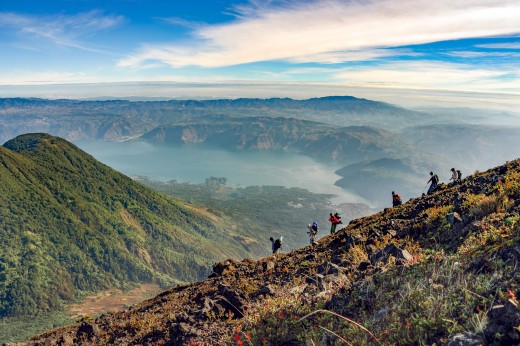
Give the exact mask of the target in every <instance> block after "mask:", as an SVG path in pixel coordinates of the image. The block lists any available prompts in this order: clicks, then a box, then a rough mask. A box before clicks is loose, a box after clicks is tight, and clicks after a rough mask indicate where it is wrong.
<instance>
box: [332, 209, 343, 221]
mask: <svg viewBox="0 0 520 346" xmlns="http://www.w3.org/2000/svg"><path fill="white" fill-rule="evenodd" d="M334 216H335V217H336V219H338V223H343V221H341V216H339V213H338V212H336V213H334Z"/></svg>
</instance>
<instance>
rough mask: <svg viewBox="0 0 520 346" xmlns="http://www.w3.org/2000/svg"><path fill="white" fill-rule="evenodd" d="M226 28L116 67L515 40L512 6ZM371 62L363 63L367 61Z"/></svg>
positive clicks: (353, 4) (310, 10)
mask: <svg viewBox="0 0 520 346" xmlns="http://www.w3.org/2000/svg"><path fill="white" fill-rule="evenodd" d="M239 10H240V13H239V15H238V16H237V17H236V19H235V20H234V21H232V22H229V23H226V24H219V25H206V26H202V27H200V28H195V29H194V30H193V32H192V34H193V41H191V42H189V44H185V45H176V44H163V45H144V46H142V47H141V48H140V49H139V50H138V51H136V52H135V53H134V54H132V55H130V56H127V57H126V58H124V59H121V60H120V61H119V62H118V66H119V67H125V68H138V67H140V66H141V65H143V64H145V63H146V62H149V61H160V62H162V63H165V64H168V65H170V66H173V67H184V66H201V67H222V66H232V65H238V64H245V63H252V62H258V61H274V60H285V61H289V62H302V63H303V62H316V63H328V64H331V63H338V62H343V61H354V60H357V59H356V55H358V56H360V55H363V53H362V52H364V51H367V53H365V56H368V57H369V58H374V59H375V58H378V57H380V56H390V55H392V54H399V52H394V51H392V50H385V48H390V47H401V46H409V45H416V44H424V43H429V42H437V41H446V40H457V39H463V38H472V37H485V36H488V37H489V36H498V35H513V34H519V33H520V21H519V20H518V18H520V2H519V1H517V0H504V1H498V0H491V1H489V0H462V1H451V0H450V1H447V0H439V1H431V0H399V1H398V0H382V1H374V0H369V1H348V2H347V1H339V0H322V1H287V2H283V3H282V4H280V5H278V6H258V5H256V6H255V4H254V3H253V4H252V5H251V7H241V8H240V9H239ZM370 55H371V56H370Z"/></svg>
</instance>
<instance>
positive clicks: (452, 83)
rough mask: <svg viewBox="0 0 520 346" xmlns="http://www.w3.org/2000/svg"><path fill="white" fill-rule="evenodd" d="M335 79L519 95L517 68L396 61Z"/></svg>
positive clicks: (395, 85)
mask: <svg viewBox="0 0 520 346" xmlns="http://www.w3.org/2000/svg"><path fill="white" fill-rule="evenodd" d="M336 78H337V79H338V80H339V81H341V82H343V83H348V84H351V85H355V84H358V85H363V86H373V87H392V88H396V87H398V88H413V89H421V88H422V89H445V90H466V91H497V90H501V91H508V92H520V69H519V68H518V67H516V68H514V67H511V68H510V69H508V70H507V72H504V71H502V70H494V69H492V68H482V67H481V68H478V67H472V66H470V65H465V64H454V63H441V62H431V61H415V62H405V61H395V62H389V63H385V64H381V65H378V66H377V67H373V66H372V67H370V66H361V67H356V68H350V69H344V70H343V71H342V72H339V73H338V74H337V77H336Z"/></svg>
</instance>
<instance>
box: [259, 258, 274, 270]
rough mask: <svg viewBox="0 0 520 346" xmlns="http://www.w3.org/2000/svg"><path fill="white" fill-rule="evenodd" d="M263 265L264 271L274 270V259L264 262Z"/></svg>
mask: <svg viewBox="0 0 520 346" xmlns="http://www.w3.org/2000/svg"><path fill="white" fill-rule="evenodd" d="M262 266H263V269H264V272H268V271H271V270H274V267H275V263H274V262H273V261H268V262H264V263H262Z"/></svg>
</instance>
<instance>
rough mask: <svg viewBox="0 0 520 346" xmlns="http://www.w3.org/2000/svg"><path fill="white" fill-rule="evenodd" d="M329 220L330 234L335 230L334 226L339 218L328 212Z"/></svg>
mask: <svg viewBox="0 0 520 346" xmlns="http://www.w3.org/2000/svg"><path fill="white" fill-rule="evenodd" d="M329 216H330V217H329V221H330V234H334V232H336V226H337V225H338V223H339V220H338V218H337V217H336V216H334V215H333V214H332V213H330V214H329Z"/></svg>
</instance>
